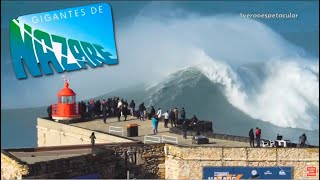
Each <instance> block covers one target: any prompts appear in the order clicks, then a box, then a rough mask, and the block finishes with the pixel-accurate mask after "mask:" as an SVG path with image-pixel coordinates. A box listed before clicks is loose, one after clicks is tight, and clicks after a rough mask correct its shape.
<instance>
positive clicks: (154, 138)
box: [143, 136, 161, 144]
mask: <svg viewBox="0 0 320 180" xmlns="http://www.w3.org/2000/svg"><path fill="white" fill-rule="evenodd" d="M143 142H144V143H145V144H146V142H151V143H161V138H160V137H159V136H144V140H143Z"/></svg>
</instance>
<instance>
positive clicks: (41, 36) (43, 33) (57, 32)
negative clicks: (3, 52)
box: [10, 3, 118, 79]
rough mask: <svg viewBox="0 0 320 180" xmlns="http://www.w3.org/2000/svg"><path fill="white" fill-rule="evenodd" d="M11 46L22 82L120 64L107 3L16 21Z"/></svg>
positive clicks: (16, 68) (12, 23)
mask: <svg viewBox="0 0 320 180" xmlns="http://www.w3.org/2000/svg"><path fill="white" fill-rule="evenodd" d="M10 46H11V56H12V63H13V68H14V71H15V74H16V76H17V78H18V79H24V78H27V72H26V70H28V71H29V73H30V74H31V75H32V76H34V77H37V76H42V75H43V74H45V75H49V74H53V73H54V72H53V70H56V72H58V73H62V72H69V71H76V70H81V69H87V68H88V67H87V66H89V67H91V68H95V67H101V66H103V64H106V65H114V64H118V57H117V51H116V44H115V38H114V30H113V22H112V14H111V7H110V6H109V4H107V3H101V4H93V5H88V6H81V7H75V8H69V9H63V10H56V11H50V12H44V13H38V14H32V15H25V16H21V17H19V18H18V19H13V20H12V21H11V24H10Z"/></svg>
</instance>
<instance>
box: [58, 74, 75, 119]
mask: <svg viewBox="0 0 320 180" xmlns="http://www.w3.org/2000/svg"><path fill="white" fill-rule="evenodd" d="M57 95H58V104H54V105H52V119H54V120H57V121H58V120H73V119H79V118H80V114H79V107H78V106H77V103H76V93H75V92H74V91H73V90H72V89H70V88H69V81H68V80H65V82H64V88H62V89H61V90H60V92H59V93H58V94H57Z"/></svg>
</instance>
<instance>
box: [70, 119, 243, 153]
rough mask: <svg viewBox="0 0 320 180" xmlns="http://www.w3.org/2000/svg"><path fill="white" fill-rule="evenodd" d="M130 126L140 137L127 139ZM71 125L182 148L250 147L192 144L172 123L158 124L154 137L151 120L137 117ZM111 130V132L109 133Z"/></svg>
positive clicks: (217, 141) (229, 143)
mask: <svg viewBox="0 0 320 180" xmlns="http://www.w3.org/2000/svg"><path fill="white" fill-rule="evenodd" d="M129 124H138V125H139V127H138V136H136V137H127V125H129ZM69 125H71V126H76V127H79V128H84V129H88V130H91V131H96V132H100V133H110V134H115V135H117V136H123V137H126V138H129V139H134V140H139V141H141V142H144V143H156V142H157V141H158V142H159V141H160V143H172V144H178V145H182V146H183V145H185V146H216V147H249V143H246V142H237V141H231V140H223V139H214V138H208V139H209V144H201V145H197V144H192V136H187V139H184V138H183V136H182V135H179V134H175V133H171V132H170V127H171V125H170V123H169V124H168V127H169V128H165V127H164V122H161V121H160V122H159V124H158V134H156V135H153V129H152V123H151V120H148V119H146V120H145V121H140V120H139V119H137V118H136V117H131V116H128V118H127V121H124V117H121V121H120V122H118V118H116V117H111V118H108V119H107V121H106V123H104V122H103V120H102V119H95V120H91V121H87V122H78V123H72V124H69ZM109 130H111V131H110V132H109ZM113 130H114V131H113ZM163 140H164V142H163Z"/></svg>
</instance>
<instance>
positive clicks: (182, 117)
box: [180, 108, 186, 121]
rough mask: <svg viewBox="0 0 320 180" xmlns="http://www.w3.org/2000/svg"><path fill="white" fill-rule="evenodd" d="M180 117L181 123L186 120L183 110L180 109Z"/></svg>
mask: <svg viewBox="0 0 320 180" xmlns="http://www.w3.org/2000/svg"><path fill="white" fill-rule="evenodd" d="M180 116H181V119H182V121H183V120H185V119H186V111H185V110H184V108H182V109H181V111H180Z"/></svg>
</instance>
